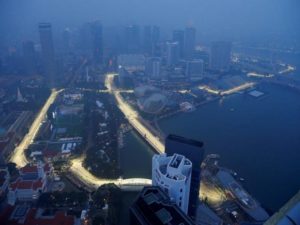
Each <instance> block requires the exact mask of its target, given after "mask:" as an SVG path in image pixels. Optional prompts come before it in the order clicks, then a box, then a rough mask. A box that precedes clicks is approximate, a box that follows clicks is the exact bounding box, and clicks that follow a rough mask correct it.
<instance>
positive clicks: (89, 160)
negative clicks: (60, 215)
mask: <svg viewBox="0 0 300 225" xmlns="http://www.w3.org/2000/svg"><path fill="white" fill-rule="evenodd" d="M92 97H93V98H91V99H93V103H94V105H93V107H94V108H90V111H91V113H90V117H89V119H90V121H92V123H90V127H89V132H91V140H89V141H90V142H92V143H93V145H92V147H90V148H88V149H87V154H86V156H87V157H86V159H85V165H86V167H89V168H90V169H91V172H92V173H93V174H95V175H96V176H99V177H103V178H117V177H118V176H119V175H120V168H119V157H118V154H119V152H118V140H117V139H118V129H119V127H120V124H121V123H122V122H123V121H124V116H123V115H122V113H121V112H120V111H119V109H118V107H117V106H116V104H115V103H114V99H113V96H111V95H109V94H103V93H101V94H94V95H93V96H92ZM96 100H99V101H101V102H102V103H103V105H104V108H103V109H101V110H98V109H97V107H96V103H95V102H96ZM105 111H106V112H107V113H108V118H107V119H105V116H104V112H105ZM101 123H105V124H106V126H105V127H101V126H99V124H101Z"/></svg>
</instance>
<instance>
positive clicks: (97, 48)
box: [91, 21, 103, 64]
mask: <svg viewBox="0 0 300 225" xmlns="http://www.w3.org/2000/svg"><path fill="white" fill-rule="evenodd" d="M91 37H92V50H93V59H94V62H95V63H96V64H101V63H103V32H102V24H101V22H100V21H95V22H93V23H92V24H91Z"/></svg>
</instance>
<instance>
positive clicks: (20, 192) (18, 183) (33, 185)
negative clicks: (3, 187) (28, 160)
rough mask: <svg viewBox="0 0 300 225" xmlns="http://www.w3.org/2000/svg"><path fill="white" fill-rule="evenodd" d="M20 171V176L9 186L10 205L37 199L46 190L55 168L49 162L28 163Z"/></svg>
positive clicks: (8, 198)
mask: <svg viewBox="0 0 300 225" xmlns="http://www.w3.org/2000/svg"><path fill="white" fill-rule="evenodd" d="M19 172H20V176H19V177H18V178H17V179H16V180H15V181H14V182H12V183H11V184H10V186H9V188H8V190H9V192H8V195H7V200H8V204H10V205H14V204H15V203H16V201H34V200H37V199H38V198H39V196H40V194H41V193H42V192H44V191H45V190H46V186H47V180H48V178H49V177H50V176H52V173H53V168H52V167H51V166H50V165H49V164H45V165H44V164H42V163H38V164H37V165H30V164H27V165H26V166H25V167H23V168H21V169H20V171H19Z"/></svg>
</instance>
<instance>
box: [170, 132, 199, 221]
mask: <svg viewBox="0 0 300 225" xmlns="http://www.w3.org/2000/svg"><path fill="white" fill-rule="evenodd" d="M165 152H166V154H167V155H168V156H171V155H173V154H180V155H183V156H185V157H186V158H187V159H189V160H190V161H191V162H192V164H193V168H192V178H191V190H190V198H189V210H188V214H189V216H191V217H192V218H194V217H195V214H196V210H197V205H198V201H199V189H200V179H201V163H202V160H203V157H204V148H203V142H201V141H196V140H192V139H187V138H184V137H180V136H177V135H169V136H168V137H167V138H166V144H165Z"/></svg>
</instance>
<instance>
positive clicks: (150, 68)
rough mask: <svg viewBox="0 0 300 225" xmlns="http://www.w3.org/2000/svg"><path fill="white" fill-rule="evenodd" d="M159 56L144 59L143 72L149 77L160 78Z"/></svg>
mask: <svg viewBox="0 0 300 225" xmlns="http://www.w3.org/2000/svg"><path fill="white" fill-rule="evenodd" d="M160 66H161V58H159V57H150V58H147V59H146V65H145V74H146V76H148V77H150V78H151V79H159V78H160Z"/></svg>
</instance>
